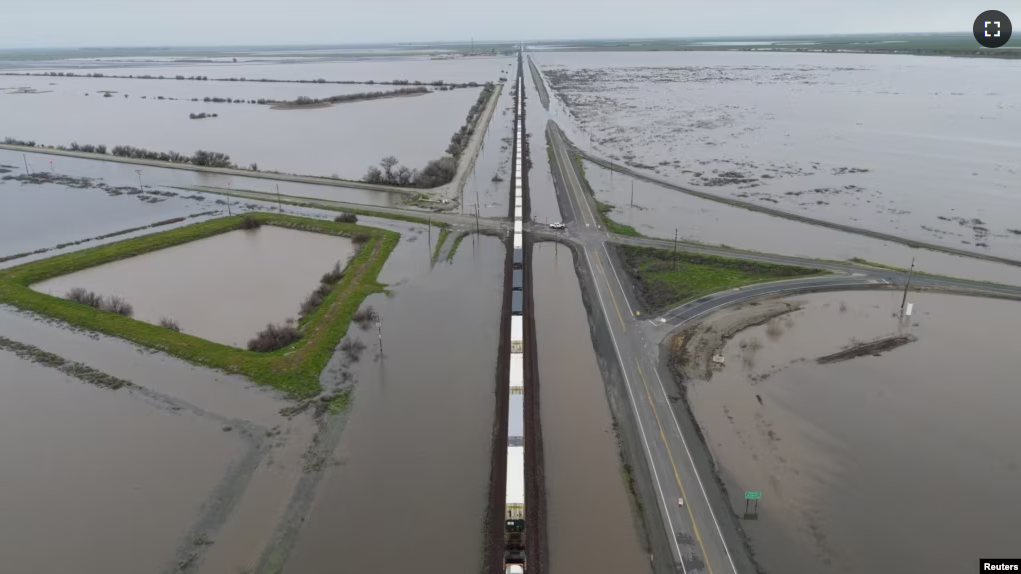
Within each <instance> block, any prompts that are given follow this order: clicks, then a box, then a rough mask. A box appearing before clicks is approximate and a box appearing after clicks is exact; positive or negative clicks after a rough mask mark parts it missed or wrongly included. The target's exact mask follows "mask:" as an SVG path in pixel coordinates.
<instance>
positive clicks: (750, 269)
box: [615, 245, 828, 313]
mask: <svg viewBox="0 0 1021 574" xmlns="http://www.w3.org/2000/svg"><path fill="white" fill-rule="evenodd" d="M615 249H616V250H617V255H618V256H619V257H620V260H621V261H622V262H623V264H624V268H625V271H626V272H627V274H628V276H629V277H630V278H631V281H632V282H633V284H634V286H635V295H636V297H637V298H638V302H639V303H640V304H641V306H642V310H643V311H646V312H649V313H655V312H659V311H662V310H664V309H669V308H671V307H674V306H677V305H680V304H682V303H686V302H688V301H692V300H695V299H698V298H699V297H703V296H705V295H709V294H712V293H717V292H719V291H726V290H728V289H733V288H735V287H743V286H745V285H753V284H755V283H764V282H767V281H779V280H783V279H797V278H801V277H812V276H816V275H826V274H827V273H828V272H826V271H823V270H821V269H812V268H808V267H795V266H791V265H777V264H773V263H760V262H757V261H746V260H742V259H731V258H729V257H719V256H716V255H701V254H697V253H685V252H677V254H676V255H675V254H674V253H673V251H671V250H667V249H656V248H652V247H637V246H633V245H616V246H615Z"/></svg>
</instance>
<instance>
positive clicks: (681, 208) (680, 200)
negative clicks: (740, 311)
mask: <svg viewBox="0 0 1021 574" xmlns="http://www.w3.org/2000/svg"><path fill="white" fill-rule="evenodd" d="M584 165H585V176H586V178H587V179H588V181H589V184H590V185H591V186H592V189H593V191H595V194H596V199H598V200H599V201H603V202H606V203H609V204H611V205H613V206H614V207H613V211H611V212H610V217H611V218H612V219H613V220H614V221H617V222H619V223H623V224H625V225H630V226H632V227H634V228H635V229H636V230H638V232H639V233H642V234H643V235H648V236H650V237H659V238H663V239H672V238H673V236H674V231H675V230H676V231H677V232H678V235H679V237H680V238H682V239H685V240H692V241H697V242H700V243H708V244H710V245H728V246H730V247H736V248H738V249H751V250H755V251H765V252H767V253H779V254H782V255H797V256H802V257H812V258H817V259H834V260H847V259H851V258H852V257H860V258H862V259H865V260H867V261H872V262H875V263H883V264H886V265H894V266H897V267H902V268H907V267H909V266H910V264H911V260H912V258H914V259H915V268H916V269H919V270H922V271H925V272H928V273H935V274H938V275H950V276H954V277H964V278H967V279H978V280H986V281H993V282H996V283H1007V284H1010V285H1021V267H1017V266H1012V265H1004V264H999V263H993V262H992V261H984V260H981V259H975V258H970V257H961V256H958V255H950V254H949V253H941V252H939V251H932V250H929V249H913V248H911V247H908V246H906V245H903V244H901V243H895V242H892V241H883V240H880V239H874V238H872V237H867V236H864V235H856V234H854V233H846V232H843V231H837V230H836V229H829V228H826V227H823V226H821V225H811V224H808V223H801V222H798V221H791V220H789V219H784V218H781V217H776V216H772V215H768V214H765V213H759V212H756V211H752V210H750V209H741V208H739V207H733V206H730V205H726V204H723V203H718V202H715V201H710V200H708V199H702V198H700V197H695V196H692V195H688V194H686V193H682V192H679V191H674V190H672V189H667V188H665V187H661V186H658V185H655V184H652V183H648V182H645V181H641V180H637V179H634V178H632V177H629V176H627V175H624V174H620V173H616V172H611V171H610V170H608V169H606V168H603V167H601V166H599V165H596V164H594V163H592V162H589V161H586V162H584ZM632 186H633V189H634V206H633V207H632V206H631V201H632Z"/></svg>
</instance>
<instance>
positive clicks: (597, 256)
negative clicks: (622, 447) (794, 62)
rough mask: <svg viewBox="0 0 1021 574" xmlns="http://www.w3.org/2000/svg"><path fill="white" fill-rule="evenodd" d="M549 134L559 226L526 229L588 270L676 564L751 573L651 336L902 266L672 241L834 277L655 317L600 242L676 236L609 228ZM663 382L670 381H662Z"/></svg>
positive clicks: (860, 284) (883, 282)
mask: <svg viewBox="0 0 1021 574" xmlns="http://www.w3.org/2000/svg"><path fill="white" fill-rule="evenodd" d="M547 137H548V138H549V141H550V142H551V144H552V147H553V155H554V162H553V165H552V168H553V171H554V180H555V182H556V184H557V187H558V192H559V193H561V194H562V195H563V196H564V197H565V198H566V201H565V202H563V203H564V204H565V205H564V207H563V210H564V221H565V223H566V224H567V229H566V230H564V231H562V232H554V231H551V230H550V229H547V228H544V227H543V226H539V225H536V224H534V223H533V224H530V226H529V227H530V231H531V232H533V233H535V234H536V235H537V236H540V237H547V238H554V237H556V238H558V239H560V240H563V241H567V242H570V243H573V244H575V245H576V246H577V247H578V248H579V252H580V253H581V255H582V256H583V257H582V260H583V263H584V265H585V266H586V267H587V268H588V272H589V273H590V274H591V276H592V279H593V282H594V284H595V292H596V293H595V295H596V297H595V300H596V301H597V302H598V305H599V307H600V308H601V309H602V312H603V315H604V316H605V318H606V322H607V324H608V328H609V332H610V337H611V339H612V342H613V347H614V349H615V351H616V355H617V357H616V358H617V361H618V362H619V364H620V366H621V369H622V373H623V378H624V382H625V384H626V386H627V392H628V398H629V399H630V407H631V409H632V410H633V413H634V414H635V415H636V417H635V418H636V420H637V426H638V429H639V432H640V434H641V441H642V445H643V447H644V450H645V457H646V459H647V461H648V463H649V466H650V470H651V474H652V479H653V481H654V483H655V484H654V485H653V487H654V490H655V492H656V494H657V497H658V501H657V502H658V504H659V505H660V506H661V513H660V514H661V516H662V522H663V526H664V528H665V529H666V532H667V533H668V536H669V537H670V543H671V544H672V549H671V550H672V559H673V560H674V562H675V563H676V571H677V572H683V573H685V574H687V573H692V574H694V573H699V572H708V573H710V574H724V573H734V574H737V573H739V572H740V573H745V572H753V571H754V567H753V564H752V561H751V558H750V557H749V556H748V555H747V552H746V549H745V547H744V545H743V543H742V542H741V541H740V540H739V538H738V535H737V532H736V528H735V525H734V519H733V517H732V516H731V513H730V510H729V508H728V507H727V506H726V503H725V501H724V499H723V495H722V493H721V492H720V490H719V488H718V487H717V485H716V483H715V481H714V480H713V479H712V478H711V476H710V474H709V472H710V469H711V466H710V465H711V462H710V461H709V460H708V457H707V455H706V453H705V451H704V449H703V448H702V445H701V443H700V442H699V441H700V439H699V438H698V437H697V434H696V431H695V429H694V423H693V422H692V421H691V420H690V418H689V417H681V418H678V417H677V416H676V414H675V412H674V410H673V408H672V407H671V398H673V399H674V400H676V399H677V397H676V390H675V391H674V393H675V394H673V395H672V394H671V392H670V391H668V389H675V387H674V386H673V383H672V380H671V378H670V377H671V375H670V373H669V372H668V371H667V370H666V368H665V366H664V365H663V364H662V363H661V362H660V358H659V343H660V342H661V341H662V340H663V338H664V337H665V336H666V335H667V334H668V333H669V332H670V331H672V330H673V329H675V328H676V327H677V326H679V325H681V324H683V323H685V322H687V321H692V320H695V319H698V318H701V317H704V316H705V315H707V314H709V313H710V312H711V311H713V310H714V309H716V308H719V307H721V306H724V305H728V304H733V303H736V302H738V301H741V300H744V299H749V298H753V297H761V296H764V295H768V294H776V293H786V292H790V293H794V292H798V291H822V290H843V289H863V288H864V289H868V288H892V286H894V285H903V283H904V281H905V280H906V274H905V273H903V272H900V271H894V270H886V269H877V268H872V267H864V266H859V265H854V264H850V263H848V264H843V263H839V262H820V261H817V260H812V259H805V258H799V257H786V256H782V255H772V254H764V253H753V252H742V251H736V250H731V249H725V248H717V247H710V246H702V245H694V244H681V243H679V244H678V246H677V248H678V250H683V251H687V252H693V253H706V254H713V255H723V256H727V257H734V258H739V259H747V260H754V261H763V262H770V263H781V264H787V265H801V266H807V267H815V268H822V269H826V270H829V271H832V272H834V274H835V275H828V276H825V277H813V278H805V279H797V280H789V281H778V282H773V283H767V284H762V285H756V286H749V287H744V288H741V289H734V290H730V291H725V292H721V293H716V294H713V295H710V296H707V297H703V298H701V299H699V300H696V301H692V302H689V303H686V304H684V305H680V306H678V307H676V308H674V309H672V310H670V311H667V312H665V313H663V314H661V315H660V316H658V317H652V318H646V317H641V316H640V314H639V313H638V312H636V311H637V307H636V305H635V304H634V300H633V296H632V295H631V294H630V293H629V290H628V289H625V287H624V286H625V281H622V275H621V273H622V271H620V270H619V267H618V262H617V261H616V257H615V256H613V255H612V254H611V251H610V250H609V249H608V247H607V246H608V244H609V243H621V244H631V245H644V246H648V247H659V248H668V249H669V248H673V246H674V242H672V241H662V240H656V239H645V238H633V237H621V236H616V235H612V236H611V235H610V234H607V233H606V231H605V230H604V229H602V225H601V220H600V218H599V215H598V212H597V211H596V208H595V206H594V205H593V204H594V201H593V200H592V198H591V196H590V194H589V193H587V192H586V190H585V189H584V185H583V183H582V178H581V174H580V173H579V171H578V169H577V166H576V164H575V162H574V161H572V157H571V155H570V154H571V150H570V148H569V147H568V145H567V144H566V142H565V141H564V139H563V137H562V134H561V132H560V130H559V128H557V127H556V125H555V124H554V123H553V122H552V121H550V122H549V124H548V126H547ZM624 279H626V277H624ZM912 284H913V285H915V286H918V287H932V288H943V289H951V290H955V291H959V292H967V293H973V294H983V295H993V296H1003V297H1011V298H1019V299H1021V288H1017V287H1009V286H1002V285H995V284H988V283H981V282H975V281H967V280H963V279H949V278H940V277H931V276H920V275H915V276H914V278H913V279H912ZM664 380H666V381H667V382H669V383H670V385H669V386H668V385H665V384H664ZM680 498H683V499H684V502H685V504H684V506H683V507H681V506H680V505H679V499H680ZM656 559H657V560H655V562H659V561H660V560H662V557H656Z"/></svg>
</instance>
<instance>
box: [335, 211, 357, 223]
mask: <svg viewBox="0 0 1021 574" xmlns="http://www.w3.org/2000/svg"><path fill="white" fill-rule="evenodd" d="M333 220H334V221H336V222H337V223H358V216H357V215H355V214H353V213H341V214H340V215H338V216H337V217H334V218H333Z"/></svg>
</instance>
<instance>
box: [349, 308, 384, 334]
mask: <svg viewBox="0 0 1021 574" xmlns="http://www.w3.org/2000/svg"><path fill="white" fill-rule="evenodd" d="M378 318H379V316H378V315H377V314H376V310H375V309H373V308H372V305H369V306H368V307H365V308H363V309H359V310H358V312H357V313H355V314H354V317H352V318H351V319H352V320H353V321H354V322H355V323H358V326H359V327H361V328H362V330H363V331H365V330H367V329H368V328H369V326H370V325H372V324H373V323H375V322H376V320H377V319H378Z"/></svg>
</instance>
